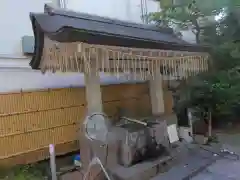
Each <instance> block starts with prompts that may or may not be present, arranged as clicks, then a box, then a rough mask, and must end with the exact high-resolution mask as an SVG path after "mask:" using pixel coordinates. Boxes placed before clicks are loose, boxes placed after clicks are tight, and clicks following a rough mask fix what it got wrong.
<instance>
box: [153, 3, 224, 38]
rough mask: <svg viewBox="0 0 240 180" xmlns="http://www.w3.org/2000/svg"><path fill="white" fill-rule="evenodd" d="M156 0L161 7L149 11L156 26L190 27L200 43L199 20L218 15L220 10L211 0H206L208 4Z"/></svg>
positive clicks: (182, 28) (184, 28)
mask: <svg viewBox="0 0 240 180" xmlns="http://www.w3.org/2000/svg"><path fill="white" fill-rule="evenodd" d="M158 1H159V3H160V4H161V8H162V9H161V11H159V12H154V13H150V14H149V19H150V21H152V22H155V23H156V24H157V25H158V26H163V27H172V28H174V29H179V30H187V29H190V30H191V31H192V32H193V33H194V34H195V37H196V42H197V43H200V35H201V30H202V28H203V27H201V20H204V19H206V17H209V16H212V17H213V16H215V15H218V14H219V13H220V12H221V11H222V8H220V7H218V6H217V7H213V6H214V5H215V4H214V3H212V4H210V3H209V2H211V0H209V1H208V3H207V4H208V6H203V5H202V4H204V3H203V2H201V3H200V1H196V0H182V1H181V3H178V4H172V3H169V2H170V1H169V0H168V1H162V0H158ZM163 2H165V3H163ZM206 2H207V1H206ZM206 7H208V8H206Z"/></svg>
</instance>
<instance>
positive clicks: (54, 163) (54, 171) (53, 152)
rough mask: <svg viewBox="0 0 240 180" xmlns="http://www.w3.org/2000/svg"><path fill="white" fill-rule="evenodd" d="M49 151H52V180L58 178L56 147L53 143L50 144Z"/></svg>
mask: <svg viewBox="0 0 240 180" xmlns="http://www.w3.org/2000/svg"><path fill="white" fill-rule="evenodd" d="M49 153H50V168H51V174H52V180H57V171H56V160H55V148H54V145H53V144H50V145H49Z"/></svg>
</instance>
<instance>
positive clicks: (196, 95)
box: [149, 0, 240, 117]
mask: <svg viewBox="0 0 240 180" xmlns="http://www.w3.org/2000/svg"><path fill="white" fill-rule="evenodd" d="M166 2H168V3H166ZM160 3H163V0H162V1H160ZM238 5H239V1H229V0H206V1H205V0H203V1H197V0H196V1H193V0H186V1H184V0H182V1H181V3H180V4H175V5H173V4H171V3H169V1H165V3H164V4H162V6H161V7H162V11H161V12H155V13H151V14H150V15H149V16H150V19H151V20H152V21H153V22H155V23H156V24H157V25H158V26H168V27H169V26H170V27H173V28H178V29H181V30H183V29H190V30H192V32H193V33H194V34H195V35H196V42H197V43H199V44H207V45H209V46H211V47H212V50H211V52H210V54H211V66H210V70H209V72H207V73H202V74H199V75H198V76H194V77H192V78H190V79H188V80H187V82H184V81H182V84H184V85H183V86H179V88H178V89H177V94H178V96H179V100H178V102H177V104H176V110H177V111H181V110H182V109H183V108H192V107H194V108H196V109H198V112H199V115H200V116H205V112H206V111H207V112H208V111H210V112H211V114H212V115H213V116H214V117H222V116H224V117H226V116H239V115H240V113H239V112H240V108H239V107H240V106H239V102H240V83H239V82H240V81H239V80H240V20H239V18H238V17H239V16H240V11H239V9H238V8H237V7H238ZM216 15H221V18H220V19H219V20H218V21H212V23H209V24H207V25H204V26H202V24H201V20H203V19H204V18H206V17H214V16H216Z"/></svg>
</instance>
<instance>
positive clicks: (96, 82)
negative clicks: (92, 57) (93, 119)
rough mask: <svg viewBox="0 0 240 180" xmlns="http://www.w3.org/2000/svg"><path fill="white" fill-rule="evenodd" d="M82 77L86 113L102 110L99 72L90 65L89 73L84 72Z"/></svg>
mask: <svg viewBox="0 0 240 180" xmlns="http://www.w3.org/2000/svg"><path fill="white" fill-rule="evenodd" d="M84 77H85V91H86V100H87V112H88V114H91V113H94V112H102V111H103V105H102V92H101V84H100V76H99V73H98V72H96V71H95V68H94V67H92V70H91V71H90V72H89V73H85V74H84Z"/></svg>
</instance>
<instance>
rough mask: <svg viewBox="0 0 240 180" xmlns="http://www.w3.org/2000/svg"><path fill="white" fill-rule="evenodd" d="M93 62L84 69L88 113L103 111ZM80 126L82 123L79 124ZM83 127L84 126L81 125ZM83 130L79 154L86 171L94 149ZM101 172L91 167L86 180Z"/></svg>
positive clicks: (98, 82) (98, 80) (94, 177)
mask: <svg viewBox="0 0 240 180" xmlns="http://www.w3.org/2000/svg"><path fill="white" fill-rule="evenodd" d="M95 67H96V66H95V64H94V63H93V61H92V62H91V70H89V71H85V73H84V77H85V92H86V93H85V94H86V101H87V105H86V108H87V114H88V115H90V114H91V113H94V112H100V113H101V112H103V105H102V92H101V84H100V76H99V73H98V72H97V71H96V68H95ZM81 126H82V125H81ZM83 128H84V127H83ZM84 133H85V132H84V131H82V133H81V134H80V136H81V137H80V155H81V161H82V166H83V170H84V171H85V172H86V170H87V168H88V165H89V163H90V161H91V160H92V158H93V156H94V151H92V148H93V144H95V142H94V143H93V144H92V142H90V141H89V140H88V139H87V138H86V137H85V135H84ZM99 172H101V170H100V168H99V166H96V167H93V168H91V172H90V174H89V176H88V178H87V179H88V180H94V179H96V176H97V175H98V174H99Z"/></svg>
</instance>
